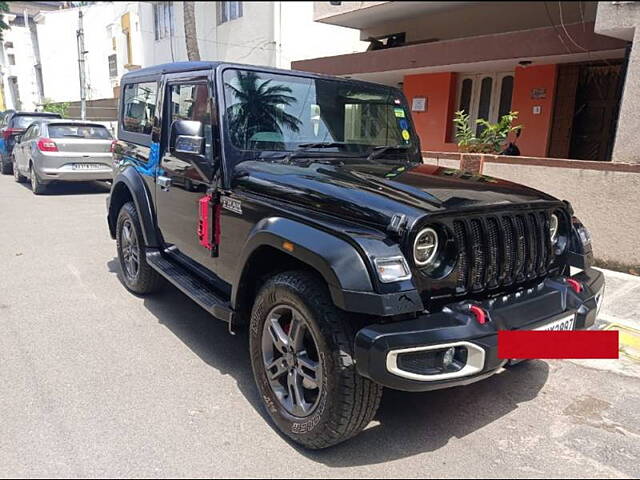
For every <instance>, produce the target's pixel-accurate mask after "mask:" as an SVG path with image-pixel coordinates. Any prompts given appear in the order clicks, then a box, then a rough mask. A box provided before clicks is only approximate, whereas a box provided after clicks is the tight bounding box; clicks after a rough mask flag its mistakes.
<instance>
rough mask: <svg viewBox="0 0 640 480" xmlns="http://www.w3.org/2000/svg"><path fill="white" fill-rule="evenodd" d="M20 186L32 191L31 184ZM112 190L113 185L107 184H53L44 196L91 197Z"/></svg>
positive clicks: (48, 187) (48, 186)
mask: <svg viewBox="0 0 640 480" xmlns="http://www.w3.org/2000/svg"><path fill="white" fill-rule="evenodd" d="M20 185H22V186H23V187H24V188H26V189H27V190H29V191H31V184H30V183H29V182H28V181H27V182H26V183H21V184H20ZM110 189H111V185H110V184H108V183H106V182H52V183H50V184H49V185H47V188H46V190H45V191H44V193H43V194H42V195H44V196H47V195H49V196H57V195H91V194H98V193H109V190H110Z"/></svg>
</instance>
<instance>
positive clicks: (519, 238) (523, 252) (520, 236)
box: [514, 215, 528, 282]
mask: <svg viewBox="0 0 640 480" xmlns="http://www.w3.org/2000/svg"><path fill="white" fill-rule="evenodd" d="M514 225H515V249H516V265H515V268H514V275H515V280H516V282H522V281H523V280H524V279H525V271H526V262H527V250H528V246H527V241H526V236H525V230H524V220H523V219H522V216H521V215H517V216H516V217H515V218H514Z"/></svg>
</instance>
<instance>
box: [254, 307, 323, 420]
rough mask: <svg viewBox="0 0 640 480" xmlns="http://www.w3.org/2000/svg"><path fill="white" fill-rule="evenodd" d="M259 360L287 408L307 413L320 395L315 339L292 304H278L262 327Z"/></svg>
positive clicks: (319, 369) (321, 386) (309, 412)
mask: <svg viewBox="0 0 640 480" xmlns="http://www.w3.org/2000/svg"><path fill="white" fill-rule="evenodd" d="M262 360H263V362H264V368H265V371H266V375H267V379H268V381H269V385H270V387H271V389H272V390H273V393H274V394H275V396H276V398H277V399H278V401H279V402H280V404H281V405H282V406H283V407H284V408H285V410H286V411H287V412H289V413H290V414H291V415H294V416H296V417H307V416H309V415H311V414H312V413H313V412H314V410H315V408H316V407H317V405H318V402H319V401H320V398H321V396H322V390H323V385H322V366H321V363H320V359H319V353H318V343H317V341H316V339H315V338H314V336H313V333H312V332H311V329H310V328H309V326H308V322H307V320H306V319H305V318H304V316H303V315H302V314H301V313H300V312H299V311H298V310H297V309H295V308H293V307H291V306H289V305H278V306H276V307H275V308H273V309H272V310H271V311H270V312H269V314H268V315H267V319H266V321H265V324H264V327H263V330H262Z"/></svg>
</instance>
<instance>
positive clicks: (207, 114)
mask: <svg viewBox="0 0 640 480" xmlns="http://www.w3.org/2000/svg"><path fill="white" fill-rule="evenodd" d="M211 95H212V90H211V88H210V84H209V81H208V79H207V77H206V76H205V75H203V76H202V77H191V78H189V79H188V80H177V79H176V80H172V79H171V78H169V79H168V82H167V84H166V85H165V92H164V109H163V133H162V145H163V147H164V148H162V152H163V153H161V155H162V159H161V162H160V168H159V170H158V176H157V179H156V211H157V215H158V225H159V227H160V231H161V232H162V237H163V239H164V242H165V247H166V248H167V249H168V251H169V252H171V253H174V254H176V255H177V256H178V257H183V258H184V257H188V258H189V259H190V260H194V261H196V262H198V263H200V264H202V265H204V266H207V267H210V266H211V264H212V258H211V251H210V250H208V249H207V248H205V247H204V246H202V245H201V244H200V239H199V237H198V223H199V219H200V217H199V206H200V201H201V199H202V198H203V197H205V196H206V195H207V192H208V190H209V188H210V186H211V178H206V177H205V175H204V174H203V173H202V172H201V169H198V168H196V166H195V165H194V164H193V163H190V162H188V161H185V160H182V159H179V158H177V157H176V156H175V155H172V154H171V153H170V152H169V148H167V142H168V139H169V133H170V129H171V125H172V124H173V122H174V121H176V120H195V121H199V122H202V123H203V125H204V137H205V143H206V156H207V159H209V160H210V161H211V163H212V165H213V164H214V163H215V159H214V148H213V137H212V128H213V127H212V115H211V111H212V107H211V105H212V102H211V99H212V96H211Z"/></svg>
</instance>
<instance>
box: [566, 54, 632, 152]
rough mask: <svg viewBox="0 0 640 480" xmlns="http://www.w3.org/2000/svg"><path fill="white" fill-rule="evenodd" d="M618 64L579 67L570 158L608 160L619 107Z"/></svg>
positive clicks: (619, 83)
mask: <svg viewBox="0 0 640 480" xmlns="http://www.w3.org/2000/svg"><path fill="white" fill-rule="evenodd" d="M621 70H622V65H621V64H620V63H618V64H611V63H609V64H605V65H581V66H580V73H579V75H578V83H577V89H576V101H575V106H574V114H573V127H572V135H571V146H570V151H569V156H570V158H575V159H579V160H611V150H612V148H613V139H614V136H615V126H616V120H617V118H618V109H619V107H620V95H621V77H622V75H621Z"/></svg>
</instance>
